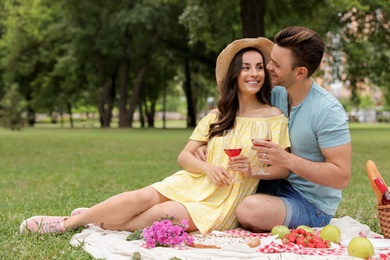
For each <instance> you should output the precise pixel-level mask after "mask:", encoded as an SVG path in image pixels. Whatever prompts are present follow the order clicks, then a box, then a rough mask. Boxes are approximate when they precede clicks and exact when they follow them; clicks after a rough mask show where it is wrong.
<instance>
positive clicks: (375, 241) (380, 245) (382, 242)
mask: <svg viewBox="0 0 390 260" xmlns="http://www.w3.org/2000/svg"><path fill="white" fill-rule="evenodd" d="M368 240H370V242H371V243H372V245H373V246H374V248H375V249H384V248H390V239H382V238H369V239H368ZM349 242H351V239H348V240H343V241H341V242H340V244H341V245H342V246H348V244H349Z"/></svg>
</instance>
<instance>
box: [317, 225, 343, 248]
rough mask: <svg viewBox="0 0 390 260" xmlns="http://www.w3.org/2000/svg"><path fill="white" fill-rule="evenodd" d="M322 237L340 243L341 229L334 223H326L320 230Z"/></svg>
mask: <svg viewBox="0 0 390 260" xmlns="http://www.w3.org/2000/svg"><path fill="white" fill-rule="evenodd" d="M320 237H321V238H322V239H324V240H328V241H329V242H333V243H336V244H338V243H340V241H341V232H340V229H339V228H338V227H336V226H334V225H326V226H325V227H324V228H323V229H322V230H321V232H320Z"/></svg>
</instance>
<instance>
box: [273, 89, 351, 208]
mask: <svg viewBox="0 0 390 260" xmlns="http://www.w3.org/2000/svg"><path fill="white" fill-rule="evenodd" d="M271 103H272V104H273V105H274V106H276V107H278V108H280V109H281V110H282V111H283V113H284V114H285V115H286V116H288V117H289V123H288V126H289V134H290V139H291V153H293V154H295V155H297V156H299V157H302V158H305V159H308V160H310V161H314V162H324V161H325V157H324V156H323V155H322V153H321V150H320V149H321V148H330V147H336V146H340V145H343V144H346V143H348V142H350V141H351V137H350V132H349V127H348V117H347V114H346V112H345V110H344V108H343V107H342V105H341V104H340V102H339V101H338V100H337V99H336V98H335V97H334V96H333V95H332V94H331V93H329V92H328V91H327V90H326V89H324V88H322V87H320V86H318V85H317V84H316V83H315V82H313V85H312V86H311V88H310V91H309V93H308V94H307V96H306V98H305V99H304V100H303V101H302V103H301V104H299V105H298V106H294V107H292V110H291V112H290V115H288V94H287V91H286V89H285V88H284V87H280V86H276V87H274V88H273V90H272V98H271ZM287 181H289V182H290V184H291V185H292V187H293V188H294V189H295V190H296V191H298V192H299V193H300V194H301V196H302V197H303V198H305V199H306V200H307V201H309V202H310V203H312V204H314V205H315V206H316V207H317V208H319V209H320V210H322V211H323V212H325V213H327V214H329V215H334V213H335V212H336V210H337V207H338V204H339V203H340V200H341V190H337V189H333V188H330V187H325V186H321V185H318V184H314V183H312V182H310V181H308V180H305V179H303V178H302V177H300V176H298V175H296V174H295V173H294V172H291V173H290V175H289V176H288V177H287Z"/></svg>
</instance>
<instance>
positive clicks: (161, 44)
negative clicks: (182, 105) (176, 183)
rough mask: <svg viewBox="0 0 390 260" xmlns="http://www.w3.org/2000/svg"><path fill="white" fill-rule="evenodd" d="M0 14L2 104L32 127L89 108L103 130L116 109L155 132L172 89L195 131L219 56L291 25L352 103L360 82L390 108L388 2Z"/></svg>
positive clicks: (55, 6)
mask: <svg viewBox="0 0 390 260" xmlns="http://www.w3.org/2000/svg"><path fill="white" fill-rule="evenodd" d="M0 7H1V8H0V17H1V18H2V19H1V22H0V98H2V97H4V95H5V94H6V93H7V92H8V91H11V86H13V85H15V84H16V85H17V86H18V91H19V93H20V94H21V95H22V96H23V97H24V99H25V100H26V101H27V106H26V111H27V114H28V123H29V124H30V125H33V124H34V122H35V113H37V112H39V113H42V112H43V113H47V114H49V115H52V116H53V117H54V116H55V115H58V114H63V113H67V114H70V115H72V111H73V109H74V108H75V107H80V106H81V107H91V106H93V107H96V108H97V109H98V110H99V115H100V121H101V126H102V127H110V125H111V122H112V116H113V110H114V108H117V110H118V111H119V126H120V127H132V123H133V120H134V118H133V116H134V114H135V112H136V111H138V112H139V114H140V119H141V121H142V125H143V126H149V127H153V126H154V115H155V113H156V109H158V108H160V109H167V107H169V106H166V105H163V106H162V105H161V104H159V102H160V103H161V102H162V100H165V101H164V102H167V101H166V99H167V96H168V99H169V96H170V95H173V94H171V93H173V92H174V91H176V90H177V88H178V84H179V86H180V87H182V92H183V93H184V95H185V97H186V99H187V117H188V120H187V125H188V126H194V125H195V124H196V120H197V114H198V113H199V112H200V111H199V110H200V109H199V108H205V107H206V105H207V104H206V100H207V98H208V97H210V96H211V97H216V96H217V93H216V92H217V91H216V87H215V77H214V68H215V60H216V57H217V55H218V53H219V52H220V51H221V50H222V49H223V48H224V47H225V46H226V45H227V44H228V43H230V42H231V41H232V40H234V39H237V38H241V37H257V36H265V37H268V38H270V39H272V38H273V37H274V35H275V34H276V33H277V32H278V31H280V30H281V29H282V28H284V27H287V26H290V25H302V26H307V27H310V28H312V29H314V30H316V31H317V32H318V33H319V34H320V35H321V36H322V37H323V38H324V39H325V40H326V43H327V57H328V58H327V62H329V66H330V67H331V68H332V78H333V79H337V80H340V81H342V82H343V83H344V85H348V86H349V87H350V88H351V90H352V93H353V94H354V95H353V100H354V102H355V104H359V97H361V95H359V92H360V91H361V90H360V86H362V85H363V84H365V85H367V84H368V85H372V86H373V87H379V88H380V89H381V90H382V92H383V93H384V94H385V100H387V102H388V104H389V103H390V102H389V101H390V86H389V82H390V78H389V77H390V76H389V73H388V68H389V67H390V64H389V62H390V53H389V49H390V48H389V42H390V36H389V35H390V26H389V13H390V4H389V2H388V1H377V0H347V1H338V0H318V1H299V0H283V1H282V0H272V1H271V0H264V1H256V0H246V1H244V0H242V1H236V0H226V1H224V2H218V1H203V0H186V1H180V0H118V1H105V0H83V1H77V0H58V1H52V0H3V1H1V2H0ZM320 73H321V72H320ZM324 77H325V76H324ZM173 99H175V100H177V97H173ZM168 102H169V101H168Z"/></svg>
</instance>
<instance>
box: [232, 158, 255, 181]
mask: <svg viewBox="0 0 390 260" xmlns="http://www.w3.org/2000/svg"><path fill="white" fill-rule="evenodd" d="M228 170H231V171H237V172H242V173H243V174H244V176H245V177H247V178H248V177H252V171H251V163H250V161H249V158H248V157H247V156H244V155H238V156H234V157H229V162H228Z"/></svg>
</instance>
